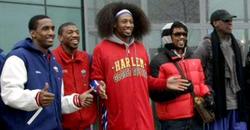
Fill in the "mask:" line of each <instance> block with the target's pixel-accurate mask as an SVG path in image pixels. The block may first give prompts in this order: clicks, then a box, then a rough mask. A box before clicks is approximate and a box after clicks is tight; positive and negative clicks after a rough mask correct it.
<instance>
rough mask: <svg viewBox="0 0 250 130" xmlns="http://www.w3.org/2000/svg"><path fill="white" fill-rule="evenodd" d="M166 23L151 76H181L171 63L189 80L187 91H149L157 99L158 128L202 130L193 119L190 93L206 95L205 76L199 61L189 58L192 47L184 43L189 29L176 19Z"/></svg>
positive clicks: (151, 64) (194, 116) (199, 122)
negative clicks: (160, 48)
mask: <svg viewBox="0 0 250 130" xmlns="http://www.w3.org/2000/svg"><path fill="white" fill-rule="evenodd" d="M166 26H169V29H167V28H166V29H163V31H162V42H163V44H164V50H163V51H162V52H160V53H159V54H158V55H157V56H155V57H154V58H153V59H152V61H151V63H150V67H151V72H152V73H151V75H152V76H154V77H159V78H163V79H165V78H168V77H171V76H176V75H179V76H180V75H181V74H182V73H181V72H179V71H178V69H177V67H176V66H175V64H174V63H176V64H178V65H179V66H180V70H182V72H183V75H185V77H184V76H183V77H182V78H184V79H188V80H189V81H190V85H189V86H188V87H189V89H188V90H186V91H174V90H171V91H169V90H166V91H156V90H154V91H152V90H151V91H150V97H151V99H152V100H153V101H155V102H156V112H157V116H158V119H159V120H160V125H161V130H202V129H203V124H202V121H200V120H197V118H196V117H197V116H196V114H195V112H194V103H193V97H192V96H191V93H190V92H191V91H192V90H194V92H195V95H199V96H207V95H209V94H210V93H209V89H208V87H207V85H205V84H204V81H205V77H204V73H203V70H202V65H201V61H200V59H198V58H196V59H193V58H192V57H191V55H192V51H191V48H189V47H188V46H187V35H188V29H187V27H186V25H185V24H183V23H182V22H179V21H175V22H173V23H172V24H166ZM163 28H164V27H163ZM191 84H192V85H191ZM191 86H192V87H191Z"/></svg>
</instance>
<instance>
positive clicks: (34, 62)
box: [0, 15, 93, 130]
mask: <svg viewBox="0 0 250 130" xmlns="http://www.w3.org/2000/svg"><path fill="white" fill-rule="evenodd" d="M54 28H55V27H54V24H53V23H52V20H51V19H50V18H49V17H48V16H45V15H36V16H34V17H32V18H31V19H30V21H29V32H30V35H31V38H26V39H24V40H22V41H19V42H18V43H17V44H16V45H15V47H14V48H13V50H12V51H11V52H10V53H9V54H8V55H7V57H6V61H5V63H4V65H3V68H2V73H1V99H2V100H1V102H0V107H1V108H0V109H1V113H0V114H1V117H2V119H3V121H4V124H5V127H6V129H8V130H52V129H53V130H60V129H62V127H61V113H71V112H74V111H77V110H79V109H81V108H83V107H87V106H89V105H90V104H91V103H92V102H93V95H91V94H90V92H91V91H92V89H90V90H88V91H86V92H85V93H83V94H72V95H68V96H63V82H62V69H61V67H60V66H59V64H58V63H57V62H56V60H55V58H54V56H53V55H52V53H51V51H50V50H49V48H50V47H51V46H52V45H53V41H54V37H55V33H54ZM37 114H38V115H37Z"/></svg>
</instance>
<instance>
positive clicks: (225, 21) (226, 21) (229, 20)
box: [222, 19, 232, 23]
mask: <svg viewBox="0 0 250 130" xmlns="http://www.w3.org/2000/svg"><path fill="white" fill-rule="evenodd" d="M222 21H223V22H224V23H228V22H232V20H231V19H227V20H222Z"/></svg>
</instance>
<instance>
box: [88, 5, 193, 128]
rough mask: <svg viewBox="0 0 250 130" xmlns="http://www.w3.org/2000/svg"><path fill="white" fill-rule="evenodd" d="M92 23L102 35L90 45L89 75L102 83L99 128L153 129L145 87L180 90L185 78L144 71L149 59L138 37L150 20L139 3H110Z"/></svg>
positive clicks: (183, 85)
mask: <svg viewBox="0 0 250 130" xmlns="http://www.w3.org/2000/svg"><path fill="white" fill-rule="evenodd" d="M96 23H97V28H98V32H99V35H100V36H101V38H104V39H103V40H102V41H101V42H100V43H99V44H98V45H97V46H96V48H95V49H94V53H93V61H92V73H91V79H92V80H101V81H104V83H105V84H106V88H105V87H102V89H101V90H103V91H102V92H104V95H105V94H106V96H105V97H104V99H106V100H104V104H105V106H106V108H107V118H106V119H107V123H104V125H103V128H108V130H154V122H153V115H152V110H151V107H150V102H149V94H148V90H149V89H163V90H164V89H167V87H166V86H168V87H169V88H171V89H178V90H184V89H186V85H187V82H188V81H187V80H181V79H179V78H178V77H172V78H171V79H172V80H173V81H172V82H167V83H166V79H158V80H157V79H153V78H152V77H150V76H149V75H148V73H149V72H150V69H149V59H148V55H147V51H146V49H145V48H144V45H143V43H142V42H141V41H140V40H141V38H142V36H143V35H145V34H147V33H148V31H149V25H150V24H149V21H148V19H147V17H146V16H145V14H144V13H143V11H142V10H141V9H140V8H139V7H137V6H135V5H133V4H128V3H121V2H118V3H110V4H108V5H106V6H104V7H103V8H102V9H101V10H100V11H99V13H98V14H97V18H96ZM168 81H169V80H168ZM178 81H180V82H178ZM167 84H168V85H167ZM170 84H172V85H170ZM152 86H154V87H152ZM103 88H104V89H103Z"/></svg>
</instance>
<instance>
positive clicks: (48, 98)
mask: <svg viewBox="0 0 250 130" xmlns="http://www.w3.org/2000/svg"><path fill="white" fill-rule="evenodd" d="M48 90H49V84H48V83H47V82H46V83H45V86H44V88H43V89H42V91H40V92H39V93H40V95H39V103H40V105H41V106H42V107H47V106H49V105H50V104H51V103H52V102H53V100H54V98H55V95H54V94H53V93H50V92H49V91H48Z"/></svg>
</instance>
